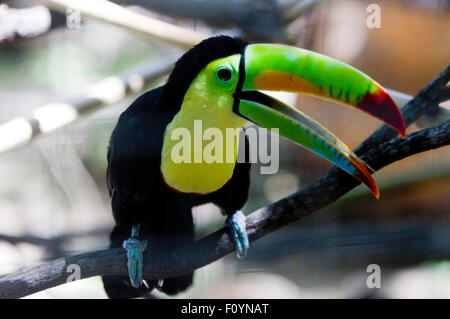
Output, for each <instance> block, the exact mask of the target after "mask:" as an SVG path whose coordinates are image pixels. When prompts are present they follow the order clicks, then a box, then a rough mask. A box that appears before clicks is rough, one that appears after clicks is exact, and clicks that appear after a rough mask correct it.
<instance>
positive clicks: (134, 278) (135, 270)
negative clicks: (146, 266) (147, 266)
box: [123, 224, 147, 288]
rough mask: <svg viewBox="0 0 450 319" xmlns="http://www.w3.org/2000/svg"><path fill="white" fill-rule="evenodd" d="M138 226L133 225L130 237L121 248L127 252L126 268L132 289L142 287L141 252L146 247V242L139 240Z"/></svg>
mask: <svg viewBox="0 0 450 319" xmlns="http://www.w3.org/2000/svg"><path fill="white" fill-rule="evenodd" d="M139 227H140V224H134V225H133V228H132V229H131V237H130V238H128V239H127V240H125V241H124V242H123V248H125V249H126V251H127V258H128V262H127V266H128V275H129V276H130V283H131V285H132V286H133V287H134V288H139V287H140V286H142V263H143V259H144V258H143V256H142V252H143V251H144V250H145V248H146V247H147V241H146V240H142V241H141V240H139V239H138V236H139Z"/></svg>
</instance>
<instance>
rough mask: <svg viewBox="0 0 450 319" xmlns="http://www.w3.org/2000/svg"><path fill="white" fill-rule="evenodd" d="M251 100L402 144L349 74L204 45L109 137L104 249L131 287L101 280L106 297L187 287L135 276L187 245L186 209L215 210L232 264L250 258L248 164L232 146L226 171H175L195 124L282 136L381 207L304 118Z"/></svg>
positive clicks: (279, 48)
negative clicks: (310, 112) (329, 104)
mask: <svg viewBox="0 0 450 319" xmlns="http://www.w3.org/2000/svg"><path fill="white" fill-rule="evenodd" d="M257 90H272V91H287V92H297V93H305V94H310V95H315V96H319V97H323V98H327V99H331V100H334V101H337V102H340V103H344V104H348V105H351V106H354V107H356V108H358V109H360V110H363V111H365V112H367V113H369V114H371V115H373V116H375V117H377V118H379V119H381V120H382V121H384V122H385V123H387V124H388V125H390V126H392V127H393V128H394V129H396V130H397V131H398V132H399V133H400V134H401V135H402V136H405V124H404V121H403V118H402V115H401V113H400V111H399V109H398V108H397V106H396V105H395V103H394V102H393V101H392V99H391V98H390V97H389V95H388V94H387V93H386V92H385V90H384V89H383V88H382V87H381V86H380V85H379V84H377V83H376V82H375V81H373V80H372V79H371V78H369V77H368V76H367V75H365V74H363V73H361V72H360V71H358V70H356V69H355V68H353V67H351V66H349V65H347V64H344V63H342V62H339V61H337V60H335V59H332V58H329V57H326V56H323V55H321V54H318V53H314V52H310V51H307V50H303V49H299V48H295V47H291V46H285V45H274V44H250V45H247V44H246V43H245V42H244V41H242V40H241V39H238V38H232V37H228V36H216V37H213V38H209V39H207V40H204V41H202V42H201V43H199V44H198V45H196V46H195V47H193V48H192V49H191V50H189V51H187V52H186V53H185V54H184V55H183V56H182V57H181V58H180V59H179V60H178V61H177V62H176V64H175V67H174V69H173V71H172V73H171V74H170V76H169V79H168V80H167V83H166V84H165V85H163V86H161V87H158V88H156V89H154V90H151V91H149V92H146V93H145V94H143V95H141V96H140V97H139V98H138V99H137V100H136V101H135V102H134V103H133V104H132V105H131V106H130V107H129V108H128V109H127V110H126V111H125V112H123V113H122V114H121V116H120V118H119V120H118V123H117V125H116V127H115V129H114V131H113V133H112V135H111V140H110V145H109V148H108V169H107V182H108V188H109V192H110V196H111V203H112V211H113V215H114V219H115V222H116V226H115V228H114V230H113V232H112V234H111V241H112V243H111V246H112V247H122V246H123V247H124V248H126V249H127V251H128V270H129V278H128V277H124V276H104V277H103V281H104V286H105V289H106V291H107V293H108V295H109V296H110V297H116V298H120V297H123V298H129V297H136V296H139V295H142V294H145V293H147V292H149V291H150V290H151V289H153V288H155V287H157V288H159V289H160V290H161V291H163V292H165V293H168V294H175V293H178V292H180V291H183V290H185V289H186V288H188V287H189V286H190V285H191V283H192V279H193V273H190V274H185V275H183V276H179V277H174V278H164V279H161V280H147V281H146V280H145V278H143V279H142V274H141V271H142V269H141V267H142V251H144V249H145V253H148V254H152V253H154V252H163V251H170V250H172V249H174V248H178V247H180V246H182V245H185V244H187V243H190V242H192V241H193V240H194V226H193V221H192V212H191V209H192V207H193V206H197V205H201V204H204V203H208V202H212V203H214V204H216V205H217V206H219V207H220V208H221V209H222V211H223V212H224V213H225V214H226V215H227V216H228V219H227V223H228V225H229V226H230V228H231V233H232V235H233V238H234V240H235V245H236V250H237V252H238V256H244V255H245V253H246V251H247V248H248V239H247V235H246V231H245V216H244V215H243V214H242V213H241V212H240V211H239V209H241V207H242V206H243V205H244V203H245V202H246V200H247V195H248V187H249V182H250V181H249V170H250V163H249V161H246V162H243V163H241V162H236V156H237V154H236V153H237V149H238V148H237V145H234V147H233V148H232V153H233V154H231V155H230V154H227V156H232V159H233V160H232V161H225V160H224V161H216V162H206V161H201V162H198V161H195V160H192V161H183V162H179V161H174V159H173V156H172V154H173V152H172V151H173V148H174V146H175V145H176V143H177V142H178V140H177V139H176V138H174V135H176V134H174V132H176V130H177V129H183V130H185V131H186V130H187V131H188V132H190V133H192V136H194V133H195V132H194V121H199V120H201V121H202V127H203V129H208V128H216V129H219V130H220V131H221V132H223V134H224V135H225V131H226V129H227V128H233V129H241V128H242V127H244V126H245V125H247V124H249V123H250V122H253V123H255V124H257V125H259V126H261V127H264V128H269V129H270V128H278V129H279V134H280V135H281V136H283V137H285V138H287V139H289V140H291V141H293V142H296V143H298V144H300V145H302V146H304V147H306V148H307V149H309V150H311V151H313V152H315V153H317V154H319V155H321V156H322V157H324V158H326V159H327V160H329V161H331V162H332V163H334V164H335V165H336V166H338V167H340V168H341V169H343V170H344V171H346V172H347V173H349V174H351V175H352V176H353V177H355V178H356V179H358V180H359V181H360V182H362V183H364V184H365V185H366V186H367V187H369V188H370V190H371V191H372V192H373V193H374V194H375V196H376V197H378V188H377V185H376V184H375V182H374V180H373V178H372V176H371V175H370V173H369V171H368V168H367V167H366V165H365V164H364V163H363V162H362V161H361V160H359V159H358V157H357V156H356V155H355V154H354V153H353V152H352V151H351V150H350V149H349V148H348V147H347V146H346V145H345V144H343V143H342V142H341V141H340V140H338V139H337V138H336V137H335V136H334V135H333V134H332V133H331V132H329V131H328V130H327V129H325V128H324V127H323V126H321V125H320V124H319V123H318V122H316V121H314V120H313V119H311V118H309V117H308V116H306V115H305V114H303V113H301V112H300V111H298V110H296V109H295V108H292V107H290V106H287V105H285V104H283V103H281V102H279V101H277V100H275V99H274V98H272V97H270V96H268V95H265V94H263V93H261V92H259V91H257ZM349 124H351V123H350V121H349ZM246 143H247V142H246ZM235 144H237V141H236V143H235ZM202 146H204V145H202ZM223 147H224V148H225V145H224V146H223ZM246 147H248V145H247V144H246ZM201 151H202V149H201V148H200V152H201ZM225 152H226V150H225V149H224V150H223V153H224V157H225V156H226V155H225ZM193 153H195V150H194V152H193ZM194 155H195V154H194ZM194 155H192V157H194ZM130 234H132V236H131V238H129V237H130ZM127 238H129V239H127ZM143 281H144V282H143Z"/></svg>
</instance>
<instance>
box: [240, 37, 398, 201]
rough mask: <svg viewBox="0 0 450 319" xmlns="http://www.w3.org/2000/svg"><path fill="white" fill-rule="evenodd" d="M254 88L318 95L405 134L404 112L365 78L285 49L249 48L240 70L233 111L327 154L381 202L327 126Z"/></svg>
mask: <svg viewBox="0 0 450 319" xmlns="http://www.w3.org/2000/svg"><path fill="white" fill-rule="evenodd" d="M256 90H269V91H285V92H295V93H305V94H309V95H315V96H319V97H322V98H326V99H331V100H334V101H336V102H340V103H344V104H349V105H351V106H353V107H356V108H358V109H360V110H362V111H365V112H367V113H369V114H371V115H372V116H374V117H377V118H379V119H381V120H382V121H384V122H385V123H386V124H388V125H390V126H391V127H393V128H394V129H396V130H397V131H398V132H399V133H400V134H401V135H402V136H403V137H404V136H405V124H404V120H403V117H402V115H401V113H400V110H399V109H398V107H397V106H396V105H395V103H394V102H393V101H392V99H391V97H390V96H389V95H388V94H387V93H386V91H385V90H384V89H383V88H382V87H381V86H380V85H379V84H378V83H376V82H375V81H373V80H372V79H371V78H369V77H368V76H367V75H365V74H363V73H362V72H360V71H358V70H356V69H355V68H353V67H351V66H349V65H347V64H345V63H342V62H339V61H337V60H335V59H332V58H329V57H326V56H324V55H321V54H318V53H314V52H311V51H307V50H303V49H299V48H295V47H290V46H285V45H268V44H253V45H249V46H247V47H246V50H245V52H244V53H243V54H242V56H241V61H240V66H239V82H238V85H237V88H236V93H235V95H234V97H235V103H234V107H233V111H234V112H235V113H236V114H238V115H240V116H242V117H244V118H246V119H248V120H250V121H251V122H254V123H256V124H257V125H260V126H262V127H265V128H278V129H279V133H280V135H281V136H284V137H286V138H288V139H290V140H292V141H294V142H296V143H298V144H300V145H302V146H304V147H306V148H307V149H309V150H311V151H313V152H315V153H317V154H319V155H321V156H323V157H324V158H326V159H327V160H329V161H330V162H332V163H334V164H335V165H336V166H338V167H340V168H341V169H343V170H344V171H346V172H348V173H349V174H351V175H352V176H354V177H355V178H356V179H358V180H359V181H360V182H362V183H364V184H365V185H367V186H368V187H369V189H370V190H371V191H372V192H373V193H374V194H375V196H376V197H377V198H378V196H379V192H378V187H377V185H376V183H375V181H374V180H373V178H372V176H371V175H370V173H369V171H368V169H367V167H366V166H365V165H364V163H363V162H362V161H361V160H360V159H358V157H357V156H356V155H355V154H354V153H353V152H352V151H351V150H350V149H349V148H348V147H347V146H346V145H345V144H344V143H343V142H341V141H340V140H339V139H338V138H337V137H336V136H334V135H333V134H332V133H331V132H329V131H328V130H327V129H326V128H325V127H323V126H322V125H320V124H319V123H318V122H316V121H314V120H313V119H311V118H310V117H308V116H307V115H305V114H303V113H302V112H300V111H298V110H297V109H295V108H292V107H289V106H288V105H286V104H284V103H282V102H280V101H278V100H276V99H274V98H272V97H269V96H267V95H265V94H263V93H261V92H258V91H256Z"/></svg>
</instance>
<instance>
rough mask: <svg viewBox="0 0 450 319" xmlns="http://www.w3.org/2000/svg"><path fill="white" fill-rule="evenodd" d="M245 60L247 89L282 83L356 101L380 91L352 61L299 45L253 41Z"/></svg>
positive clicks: (284, 88) (296, 89)
mask: <svg viewBox="0 0 450 319" xmlns="http://www.w3.org/2000/svg"><path fill="white" fill-rule="evenodd" d="M245 61H246V63H245V81H244V85H243V90H254V89H260V90H274V89H273V88H277V87H280V89H281V90H282V91H290V92H297V93H308V94H313V95H323V96H325V97H328V98H334V99H336V100H339V101H342V102H345V103H349V104H352V105H354V104H356V103H357V102H358V101H359V100H360V99H361V98H362V97H363V96H364V95H365V94H366V93H367V92H368V91H369V92H371V93H374V92H376V91H377V87H376V85H375V83H374V81H373V80H372V79H371V78H369V77H368V76H367V75H365V74H364V73H362V72H360V71H358V70H357V69H355V68H353V67H351V66H349V65H348V64H345V63H343V62H340V61H338V60H335V59H333V58H330V57H327V56H325V55H322V54H319V53H316V52H312V51H308V50H304V49H300V48H296V47H291V46H287V45H279V44H252V45H249V46H247V48H246V51H245ZM283 74H284V75H287V77H282V75H283ZM277 75H278V76H277ZM271 78H272V79H271ZM276 80H278V81H280V80H281V82H275V81H276ZM296 84H297V85H296Z"/></svg>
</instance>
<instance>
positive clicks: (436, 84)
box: [0, 67, 450, 298]
mask: <svg viewBox="0 0 450 319" xmlns="http://www.w3.org/2000/svg"><path fill="white" fill-rule="evenodd" d="M449 79H450V67H447V69H446V70H445V71H444V72H443V73H441V74H440V75H439V76H438V77H437V78H436V79H435V80H434V81H433V82H431V83H430V84H429V85H428V86H427V87H426V88H425V89H423V90H422V91H421V92H420V93H419V94H418V95H417V96H416V97H415V98H414V99H413V100H411V101H410V102H409V103H408V104H407V105H405V107H404V108H403V109H402V111H403V115H404V117H405V120H406V123H407V125H408V124H411V123H412V122H414V121H415V120H416V119H417V118H419V117H420V116H421V115H422V114H423V113H424V112H425V111H426V109H427V106H428V105H432V104H433V102H434V101H436V99H438V98H439V96H440V94H441V92H442V87H443V86H445V84H446V83H447V82H448V81H449ZM395 134H396V133H395V131H394V130H391V129H390V128H388V127H387V126H382V127H381V128H380V129H378V130H377V131H375V133H374V134H372V135H371V136H370V137H369V138H368V139H367V140H366V141H364V142H363V143H362V144H361V145H360V146H359V147H358V153H359V155H360V157H361V158H362V159H363V160H364V161H365V162H366V163H367V164H368V165H369V166H371V167H372V168H373V169H374V170H375V171H376V170H379V169H381V168H382V167H384V166H386V165H389V164H391V163H393V162H395V161H398V160H401V159H403V158H406V157H409V156H411V155H414V154H417V153H420V152H424V151H428V150H432V149H436V148H439V147H442V146H445V145H449V144H450V121H446V122H445V123H443V124H441V125H439V126H436V127H432V128H428V129H425V130H421V131H418V132H415V133H412V134H410V135H408V137H407V138H406V139H405V140H403V139H401V138H394V139H392V140H390V139H391V138H393V137H395ZM380 143H383V144H380ZM358 185H359V183H358V182H357V181H356V180H355V179H353V178H352V177H351V176H350V175H348V174H346V173H345V172H343V171H342V170H340V169H338V168H336V167H334V168H332V169H331V170H330V171H329V172H328V173H327V174H326V175H325V176H324V177H322V178H321V179H320V180H318V181H316V182H315V183H313V184H312V185H310V186H309V187H307V188H306V189H304V190H301V191H299V192H297V193H295V194H293V195H291V196H289V197H286V198H284V199H282V200H280V201H278V202H276V203H273V204H271V205H269V206H266V207H263V208H261V209H259V210H257V211H255V212H253V213H252V214H250V215H248V216H247V232H248V235H249V240H250V242H251V243H252V242H254V241H256V240H257V239H259V238H261V237H263V236H264V235H267V234H268V233H270V232H272V231H274V230H277V229H279V228H281V227H283V226H285V225H287V224H289V223H291V222H293V221H296V220H299V219H301V218H303V217H305V216H308V215H310V214H311V213H313V212H314V211H317V210H318V209H321V208H323V207H325V206H327V205H329V204H331V203H333V202H335V201H336V200H338V199H339V198H340V197H341V196H343V195H344V194H346V193H347V192H349V191H350V190H351V189H353V188H355V187H356V186H358ZM233 250H234V244H233V240H232V238H231V236H230V234H229V231H228V229H226V228H222V229H220V230H218V231H216V232H215V233H213V234H211V235H208V236H206V237H204V238H202V239H200V240H199V241H197V242H195V243H194V244H192V245H188V246H184V247H180V248H178V249H176V250H174V251H169V252H165V253H164V254H154V255H152V254H145V256H144V258H145V259H144V269H143V272H144V277H145V278H147V279H157V278H167V277H173V276H178V275H181V274H184V273H187V272H190V271H192V270H194V269H197V268H200V267H202V266H204V265H207V264H209V263H211V262H213V261H215V260H217V259H219V258H221V257H223V256H225V255H226V254H228V253H230V252H232V251H233ZM126 262H127V260H126V253H125V251H124V250H123V249H121V248H115V249H105V250H100V251H94V252H88V253H84V254H80V255H75V256H70V257H65V258H60V259H57V260H54V261H52V262H49V263H47V264H43V265H39V266H36V267H33V268H30V269H28V270H23V271H20V272H17V273H14V274H11V275H8V276H6V277H3V278H2V279H0V298H19V297H23V296H26V295H28V294H32V293H35V292H37V291H41V290H44V289H47V288H50V287H54V286H57V285H61V284H63V283H65V282H66V280H67V277H68V275H70V273H68V272H67V266H68V265H70V264H77V265H78V266H80V269H81V273H80V275H81V279H82V278H88V277H92V276H98V275H127V267H126Z"/></svg>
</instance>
